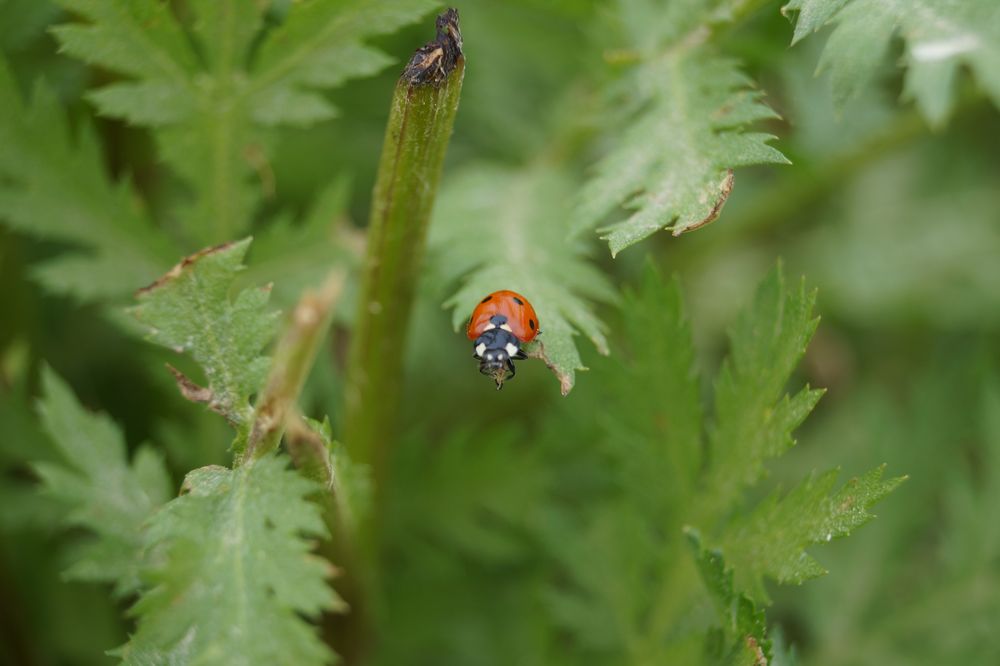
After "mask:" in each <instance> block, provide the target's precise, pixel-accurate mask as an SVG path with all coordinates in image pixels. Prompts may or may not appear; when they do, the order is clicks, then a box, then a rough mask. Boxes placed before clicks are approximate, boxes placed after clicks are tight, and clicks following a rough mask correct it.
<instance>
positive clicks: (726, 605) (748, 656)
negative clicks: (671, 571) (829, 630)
mask: <svg viewBox="0 0 1000 666" xmlns="http://www.w3.org/2000/svg"><path fill="white" fill-rule="evenodd" d="M686 533H687V536H688V542H689V544H690V545H691V548H692V549H693V550H694V556H695V563H696V564H697V566H698V573H699V574H700V575H701V580H702V583H704V585H705V588H706V589H707V590H708V593H709V596H710V597H711V598H712V601H713V603H714V606H715V608H716V611H717V614H718V618H719V621H720V623H721V629H720V630H719V631H717V632H710V633H709V636H708V641H707V642H706V649H707V656H708V657H709V659H710V663H717V664H734V665H735V664H741V665H742V664H745V665H747V666H767V664H768V660H769V659H770V658H771V641H770V639H768V637H767V621H766V618H765V617H764V611H763V609H758V608H757V607H756V606H755V605H754V603H753V601H751V600H750V599H749V598H748V597H746V596H744V595H742V594H739V593H738V592H737V591H736V589H735V587H734V585H733V572H732V571H731V570H729V569H728V568H727V567H726V563H725V560H724V559H723V557H722V553H721V552H719V551H717V550H706V549H705V548H704V547H703V546H702V545H701V537H700V536H699V534H698V532H697V531H695V530H691V529H689V530H687V531H686Z"/></svg>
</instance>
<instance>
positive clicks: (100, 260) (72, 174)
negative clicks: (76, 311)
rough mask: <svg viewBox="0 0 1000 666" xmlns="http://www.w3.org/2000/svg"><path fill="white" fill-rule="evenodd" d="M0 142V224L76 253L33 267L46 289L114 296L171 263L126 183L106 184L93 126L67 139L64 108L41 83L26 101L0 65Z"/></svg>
mask: <svg viewBox="0 0 1000 666" xmlns="http://www.w3.org/2000/svg"><path fill="white" fill-rule="evenodd" d="M0 145H3V150H0V221H2V222H3V223H5V224H8V225H10V226H11V227H13V228H15V229H18V230H19V231H22V232H24V233H28V234H31V235H33V236H36V237H40V238H43V239H47V240H54V241H59V242H62V243H67V244H70V245H72V246H74V247H75V248H77V249H71V250H69V251H66V252H64V253H62V254H59V255H57V256H56V257H55V258H53V259H49V260H47V261H45V262H44V263H42V264H41V265H40V266H39V267H38V268H36V269H35V270H34V274H35V276H37V278H38V279H39V280H40V281H41V282H42V283H43V284H44V285H45V286H47V287H49V288H50V289H53V290H56V291H60V292H68V293H71V294H73V295H75V296H77V297H80V298H84V299H100V298H118V297H121V296H124V295H125V294H127V293H130V292H132V291H134V290H135V289H136V288H137V287H139V286H141V285H143V284H147V283H148V282H149V281H150V280H152V279H153V278H154V277H156V275H157V274H159V273H160V272H162V271H163V269H164V268H165V267H166V266H169V265H170V261H171V255H173V254H174V252H173V250H172V249H171V245H170V243H169V242H168V240H167V239H166V237H165V236H164V235H163V234H162V233H161V232H160V231H159V230H158V229H156V228H155V227H154V226H153V225H152V224H151V222H150V220H149V219H148V217H147V216H146V215H145V213H144V212H143V211H142V210H141V209H140V207H139V205H138V203H137V200H136V198H135V194H134V193H133V192H132V191H131V188H130V187H129V186H128V184H127V183H119V184H114V183H112V182H110V181H109V179H108V177H107V176H106V174H105V168H104V158H103V155H102V153H101V149H100V147H99V146H98V143H97V140H96V137H95V136H94V134H93V132H92V130H91V128H90V127H89V126H87V125H86V124H83V125H81V127H79V128H78V132H77V136H75V137H74V136H72V133H71V132H70V128H69V125H68V123H67V118H66V116H65V112H64V108H63V106H62V104H60V102H59V101H58V100H57V99H56V98H55V96H54V95H53V94H52V93H50V92H49V91H48V90H47V89H46V88H44V87H42V86H39V87H38V88H37V89H36V91H35V94H34V96H33V99H32V101H31V102H30V103H27V104H26V103H25V102H24V101H22V99H21V96H20V94H19V93H18V91H17V87H16V85H15V83H14V80H13V79H12V77H11V75H10V72H9V71H8V69H7V67H6V65H5V64H4V63H3V62H0Z"/></svg>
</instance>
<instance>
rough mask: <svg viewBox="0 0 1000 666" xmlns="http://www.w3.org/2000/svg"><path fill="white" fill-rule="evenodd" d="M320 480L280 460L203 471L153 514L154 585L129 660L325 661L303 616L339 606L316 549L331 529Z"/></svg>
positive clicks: (125, 653) (138, 610)
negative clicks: (314, 495) (316, 498)
mask: <svg viewBox="0 0 1000 666" xmlns="http://www.w3.org/2000/svg"><path fill="white" fill-rule="evenodd" d="M315 490H316V486H315V485H314V484H313V483H312V482H309V481H307V480H306V479H304V478H303V477H302V476H300V475H299V474H297V473H295V472H294V471H292V470H289V469H287V468H286V461H285V460H283V459H280V458H277V457H273V456H271V457H266V458H262V459H260V460H258V461H256V462H254V463H252V464H248V465H244V466H243V467H240V468H238V469H235V470H230V469H225V468H222V467H205V468H201V469H197V470H195V471H193V472H191V473H190V474H188V476H187V478H186V479H185V481H184V487H183V494H182V495H181V496H180V497H178V498H177V499H175V500H173V501H172V502H170V503H169V504H168V505H166V506H165V507H164V508H163V510H161V511H160V512H159V513H158V514H157V515H156V517H155V518H154V520H153V522H152V524H151V526H150V528H149V533H148V547H149V548H150V549H151V550H152V555H151V557H152V558H153V559H154V560H156V561H155V562H154V564H153V565H152V566H151V567H150V568H149V570H147V571H146V572H145V574H144V575H145V577H146V579H147V581H148V583H149V584H150V585H151V586H152V587H151V589H150V590H149V591H148V592H147V593H146V594H145V595H143V597H142V598H141V599H140V601H139V602H138V604H136V606H135V607H134V609H133V611H134V613H135V614H137V615H138V617H139V627H138V630H137V631H136V633H135V634H134V635H133V636H132V638H131V640H130V641H129V643H128V644H127V645H126V646H125V647H124V648H122V650H121V656H122V657H123V658H124V660H125V662H126V663H131V664H151V663H198V664H257V663H269V664H279V663H289V664H323V663H328V662H329V661H331V659H332V656H333V655H332V654H331V653H330V650H329V648H328V647H327V646H325V645H324V644H323V643H322V641H320V639H319V637H318V636H317V635H316V632H315V630H314V628H312V627H311V626H310V624H309V623H308V622H306V621H305V619H303V616H305V617H308V618H314V617H316V616H317V615H318V614H319V613H320V612H321V611H323V610H326V609H331V608H334V607H336V606H337V603H338V601H337V598H336V596H335V595H334V593H333V591H332V590H331V589H330V587H329V586H328V585H327V583H326V579H327V578H329V576H330V574H331V573H332V572H331V568H330V566H329V564H327V563H326V562H325V561H323V560H321V559H320V558H318V557H315V556H313V555H310V554H309V550H310V541H309V540H308V539H309V538H315V537H320V536H323V535H324V534H325V528H324V526H323V521H322V520H321V518H320V515H319V509H318V507H317V506H316V505H315V504H313V503H310V502H309V501H308V500H307V499H306V496H307V495H308V494H309V493H311V492H313V491H315Z"/></svg>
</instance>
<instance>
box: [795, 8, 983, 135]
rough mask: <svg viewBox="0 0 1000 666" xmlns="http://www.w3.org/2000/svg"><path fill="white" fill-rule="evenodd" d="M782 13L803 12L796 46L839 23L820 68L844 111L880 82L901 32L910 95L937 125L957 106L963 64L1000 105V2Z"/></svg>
mask: <svg viewBox="0 0 1000 666" xmlns="http://www.w3.org/2000/svg"><path fill="white" fill-rule="evenodd" d="M782 11H783V12H786V13H791V12H795V13H797V19H796V24H795V37H794V39H793V43H794V42H797V41H799V40H800V39H802V38H803V37H805V36H806V35H808V34H810V33H812V32H815V31H816V30H819V29H820V28H822V27H823V26H824V25H826V24H827V23H833V24H834V25H835V26H836V27H835V28H834V31H833V33H832V34H831V35H830V40H829V41H828V42H827V45H826V49H825V50H824V52H823V56H822V59H821V60H820V69H821V70H822V69H826V70H829V71H830V75H831V79H832V83H833V92H834V99H835V101H836V102H837V103H838V104H839V105H841V106H843V105H844V104H845V103H846V102H847V101H848V100H849V99H851V98H852V97H854V96H855V95H857V94H858V91H859V90H860V89H861V88H862V87H863V86H864V85H865V84H867V83H868V82H869V81H870V80H871V79H872V77H873V76H874V75H875V72H876V69H877V67H878V66H879V65H881V64H882V62H883V61H884V60H885V56H886V54H887V53H888V52H889V48H890V44H891V41H892V39H893V37H895V36H896V35H899V36H900V37H902V39H903V40H904V41H905V43H906V47H905V55H904V58H903V63H904V65H905V67H906V75H905V83H904V88H905V93H906V95H907V96H908V97H910V98H912V99H914V100H916V102H917V106H919V107H920V110H921V112H922V113H923V114H924V116H925V117H926V118H927V120H928V121H930V122H931V124H934V125H941V124H943V123H944V122H945V120H947V118H948V116H949V114H950V113H951V111H952V109H953V108H954V105H955V82H956V77H957V75H958V72H959V70H960V69H961V68H963V67H968V68H969V69H970V70H971V71H972V73H973V75H974V76H975V77H976V80H977V81H978V83H979V85H980V86H981V87H982V89H983V91H984V92H985V93H986V94H987V95H988V96H989V97H990V98H991V99H992V100H993V103H994V104H996V105H997V106H1000V5H997V3H996V2H993V1H992V0H792V1H791V2H789V3H788V4H786V5H785V6H784V8H783V9H782ZM862 44H863V45H864V46H863V48H860V47H859V45H862Z"/></svg>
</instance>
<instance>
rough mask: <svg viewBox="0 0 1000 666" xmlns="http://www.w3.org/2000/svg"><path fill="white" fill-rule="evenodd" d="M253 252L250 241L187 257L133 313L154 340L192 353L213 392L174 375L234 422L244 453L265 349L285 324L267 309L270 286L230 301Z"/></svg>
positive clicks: (192, 395) (144, 293) (185, 389)
mask: <svg viewBox="0 0 1000 666" xmlns="http://www.w3.org/2000/svg"><path fill="white" fill-rule="evenodd" d="M249 246H250V239H245V240H242V241H238V242H236V243H229V244H226V245H220V246H218V247H214V248H209V249H207V250H203V251H201V252H199V253H197V254H194V255H192V256H190V257H187V258H186V259H184V260H183V261H182V262H181V263H179V264H178V265H177V266H175V267H174V268H173V269H172V270H171V271H170V272H169V273H167V274H166V275H165V276H163V277H162V278H160V279H159V280H157V281H156V282H154V283H153V284H151V285H150V286H149V287H146V288H145V289H143V290H141V291H140V292H139V294H138V299H139V305H137V306H136V307H134V308H133V309H132V313H133V314H134V315H135V317H136V318H137V319H139V321H140V322H142V323H143V324H145V325H146V326H147V327H148V333H149V338H150V339H151V340H152V341H154V342H156V343H158V344H161V345H163V346H165V347H168V348H170V349H173V350H174V351H176V352H178V353H184V352H186V353H189V354H190V355H191V356H192V358H194V360H195V361H197V362H198V364H199V365H200V366H201V367H202V369H203V370H204V372H205V377H206V379H207V384H208V385H207V387H202V386H198V385H197V384H195V383H194V382H193V381H191V380H190V379H188V378H187V377H185V376H184V375H182V374H181V373H180V372H179V371H177V370H174V371H173V372H174V375H175V378H176V379H177V383H178V386H179V388H180V389H181V392H182V393H183V394H184V396H185V397H187V398H188V399H190V400H194V401H196V402H203V403H206V404H207V405H208V406H209V408H211V409H212V410H214V411H217V412H219V413H220V414H222V415H223V416H225V417H226V419H227V420H228V421H229V422H230V423H232V424H233V426H234V427H235V428H236V429H237V433H238V435H237V449H238V450H239V449H240V447H241V445H242V442H243V440H244V439H245V437H246V435H247V429H248V427H249V425H250V421H251V418H252V414H253V408H252V407H251V406H250V396H251V395H252V394H254V393H256V392H257V390H258V389H259V388H260V387H261V384H262V383H263V381H264V377H265V375H266V373H267V369H268V363H269V360H268V358H267V357H264V356H261V350H262V349H263V348H264V346H265V345H266V344H267V343H268V342H269V341H270V340H271V338H272V336H273V335H274V332H275V325H276V323H277V313H276V312H269V311H268V310H267V302H268V297H269V295H270V289H269V288H266V287H265V288H248V289H244V290H243V291H241V292H239V294H237V295H236V297H235V298H233V299H230V297H229V291H230V289H231V288H232V286H233V282H234V281H235V279H236V276H237V274H238V273H239V272H240V271H241V270H242V269H243V265H242V261H243V257H244V255H245V254H246V251H247V248H248V247H249Z"/></svg>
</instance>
